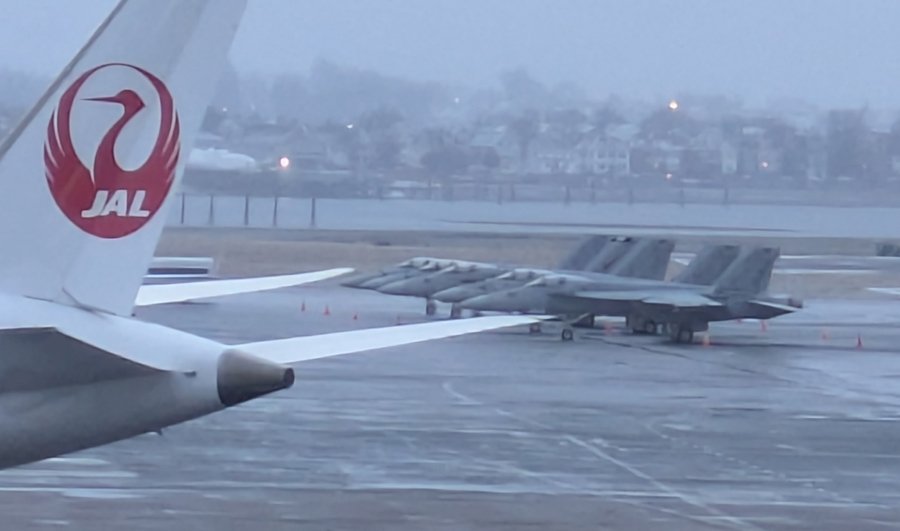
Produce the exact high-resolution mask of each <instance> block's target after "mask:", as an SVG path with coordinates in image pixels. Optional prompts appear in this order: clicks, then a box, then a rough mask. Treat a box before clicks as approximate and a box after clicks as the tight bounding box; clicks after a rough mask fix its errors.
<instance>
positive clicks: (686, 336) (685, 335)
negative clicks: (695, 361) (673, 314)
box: [669, 326, 694, 343]
mask: <svg viewBox="0 0 900 531" xmlns="http://www.w3.org/2000/svg"><path fill="white" fill-rule="evenodd" d="M669 339H671V340H672V341H674V342H675V343H693V342H694V331H693V330H691V329H690V328H687V327H683V326H673V327H671V328H669Z"/></svg>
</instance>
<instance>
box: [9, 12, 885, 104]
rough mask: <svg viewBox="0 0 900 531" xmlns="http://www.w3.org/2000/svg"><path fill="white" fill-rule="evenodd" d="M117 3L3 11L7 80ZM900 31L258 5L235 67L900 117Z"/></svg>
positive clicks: (659, 15)
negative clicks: (882, 111)
mask: <svg viewBox="0 0 900 531" xmlns="http://www.w3.org/2000/svg"><path fill="white" fill-rule="evenodd" d="M115 3H116V0H79V2H77V3H74V2H68V1H64V0H38V1H35V2H31V3H20V2H7V5H5V6H4V7H5V8H6V14H7V16H6V17H4V18H3V20H2V21H0V66H4V67H8V68H13V69H17V70H25V71H29V72H34V73H39V74H42V75H49V74H53V73H55V71H56V70H58V69H59V68H60V67H61V66H62V65H63V64H64V63H65V62H66V61H67V60H68V59H69V57H70V56H71V55H72V53H73V52H74V50H75V49H76V48H77V47H78V46H80V45H81V44H82V43H83V41H84V40H85V39H86V38H87V36H88V35H89V34H90V32H91V31H92V30H93V29H94V28H95V27H96V25H97V24H98V23H99V22H100V21H101V20H102V19H103V17H104V16H105V15H106V14H107V13H108V12H109V10H110V9H111V8H112V6H113V5H114V4H115ZM898 18H900V2H892V1H890V0H871V1H869V2H865V3H859V4H850V3H849V2H846V1H839V0H795V1H793V2H790V3H785V2H779V1H777V0H757V1H755V2H752V3H749V2H737V1H729V0H724V1H722V0H690V1H678V0H631V1H628V2H625V1H621V0H620V1H613V0H605V1H596V0H566V1H565V2H559V1H552V0H516V1H512V0H484V1H482V2H479V3H477V4H476V3H474V2H473V3H468V2H461V1H460V0H429V1H428V2H416V3H413V2H407V1H403V0H378V1H371V2H359V1H350V0H344V1H333V0H332V1H329V0H304V1H303V2H297V1H293V0H250V2H249V7H248V10H247V14H246V16H245V18H244V21H243V23H242V27H241V30H240V33H239V35H238V38H237V41H236V43H235V46H234V48H233V50H232V57H233V60H234V63H235V66H236V67H237V68H238V69H239V70H240V71H242V72H260V73H264V74H273V73H278V72H306V71H308V70H309V68H310V66H311V65H313V64H314V63H315V62H316V61H318V60H322V59H324V60H329V61H333V62H336V63H338V64H341V65H347V66H352V67H357V68H363V69H371V70H374V71H378V72H380V73H383V74H386V75H392V76H399V77H404V78H408V79H415V80H427V81H438V82H443V83H451V84H463V85H466V86H473V87H475V86H488V85H494V84H496V80H497V77H498V74H499V73H500V72H502V71H504V70H509V69H512V68H516V67H524V68H526V69H527V70H528V71H529V72H530V73H531V74H532V75H533V76H534V77H535V78H537V79H538V80H540V81H542V82H544V83H546V84H548V85H555V84H557V83H563V82H574V83H576V84H578V85H580V86H581V87H582V88H583V89H584V90H585V92H586V93H587V94H589V95H592V96H604V95H607V94H611V93H618V94H627V95H632V96H638V97H643V98H661V99H662V98H669V97H673V96H676V95H678V94H680V93H701V94H722V95H729V96H739V97H741V98H743V99H745V100H747V101H749V102H751V103H754V104H759V103H764V102H766V101H768V100H771V99H782V98H798V99H802V100H805V101H808V102H810V103H814V104H817V105H823V106H837V107H842V106H843V107H847V106H859V105H866V104H868V105H870V106H872V107H876V108H879V107H880V108H885V107H889V108H900V68H898V59H894V58H892V57H891V55H890V54H889V52H890V51H891V50H893V49H898V50H900V47H898V46H895V45H897V44H900V35H898V32H897V31H896V28H895V25H894V23H893V21H894V20H897V19H898Z"/></svg>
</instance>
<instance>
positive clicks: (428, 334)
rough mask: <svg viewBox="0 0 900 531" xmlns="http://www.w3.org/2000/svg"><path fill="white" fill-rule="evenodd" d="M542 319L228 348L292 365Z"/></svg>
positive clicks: (478, 321) (497, 319)
mask: <svg viewBox="0 0 900 531" xmlns="http://www.w3.org/2000/svg"><path fill="white" fill-rule="evenodd" d="M546 318H547V317H546V316H516V315H497V316H489V317H474V318H471V319H458V320H453V321H437V322H429V323H421V324H411V325H403V326H388V327H384V328H369V329H365V330H352V331H349V332H337V333H333V334H321V335H316V336H304V337H292V338H288V339H276V340H272V341H260V342H256V343H245V344H243V345H232V347H233V348H235V349H237V350H239V351H241V352H246V353H248V354H252V355H254V356H257V357H260V358H263V359H266V360H269V361H273V362H275V363H283V364H295V363H299V362H302V361H309V360H316V359H320V358H330V357H333V356H340V355H343V354H352V353H354V352H363V351H368V350H377V349H382V348H388V347H397V346H400V345H409V344H411V343H419V342H422V341H431V340H435V339H443V338H446V337H453V336H460V335H464V334H473V333H476V332H484V331H487V330H495V329H498V328H507V327H510V326H518V325H525V324H531V323H536V322H539V321H542V320H545V319H546Z"/></svg>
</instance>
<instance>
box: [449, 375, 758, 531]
mask: <svg viewBox="0 0 900 531" xmlns="http://www.w3.org/2000/svg"><path fill="white" fill-rule="evenodd" d="M443 388H444V390H445V391H447V393H448V394H450V395H451V396H453V397H454V398H456V399H457V400H459V401H460V402H462V403H465V404H467V405H479V406H487V404H485V403H484V402H481V401H479V400H476V399H474V398H472V397H470V396H467V395H465V394H463V393H460V392H459V391H457V390H456V389H454V388H453V385H452V384H451V383H450V382H449V381H447V382H444V384H443ZM493 410H494V412H495V413H497V414H498V415H501V416H504V417H508V418H511V419H514V420H517V421H519V422H521V423H524V424H528V425H531V426H533V427H536V428H540V429H543V430H548V431H550V432H554V431H556V430H555V429H554V428H553V427H552V426H549V425H547V424H544V423H542V422H538V421H536V420H533V419H530V418H527V417H522V416H520V415H516V414H515V413H512V412H510V411H507V410H505V409H502V408H496V407H494V408H493ZM557 436H559V437H560V438H561V439H562V440H564V441H567V442H569V443H570V444H573V445H575V446H578V447H580V448H582V449H583V450H586V451H587V452H589V453H591V454H593V455H594V456H595V457H598V458H600V459H601V460H604V461H606V462H608V463H611V464H613V465H615V466H617V467H619V468H621V469H622V470H625V471H626V472H628V473H630V474H631V475H633V476H635V477H637V478H639V479H642V480H644V481H646V482H648V483H650V484H651V485H652V486H653V487H655V488H656V489H657V490H659V491H660V492H663V493H665V494H667V495H669V496H672V497H673V498H676V499H678V500H680V501H681V502H682V503H684V504H686V505H690V506H692V507H695V508H697V509H701V510H703V511H706V512H707V513H709V514H710V515H712V516H715V517H717V519H720V520H722V521H723V522H725V523H727V524H729V525H730V526H731V527H733V528H736V529H750V530H754V531H763V530H762V528H760V527H758V526H756V525H754V524H752V523H750V522H747V521H746V520H743V519H741V518H738V517H736V516H732V515H729V514H727V513H725V512H723V511H720V510H719V509H716V508H715V507H712V506H710V505H707V504H705V503H703V502H702V501H699V500H695V499H694V498H693V497H692V496H690V495H688V494H686V493H684V492H681V491H679V490H678V489H675V488H674V487H671V486H669V485H667V484H665V483H663V482H661V481H659V480H658V479H656V478H654V477H653V476H651V475H650V474H647V473H646V472H643V471H642V470H640V469H638V468H636V467H634V466H632V465H631V464H630V463H628V462H626V461H623V460H621V459H618V458H616V457H613V456H612V455H610V454H608V453H606V452H604V451H603V450H601V449H600V448H598V447H597V446H595V445H593V444H591V443H589V442H587V441H585V440H583V439H580V438H579V437H576V436H574V435H571V434H566V433H559V432H557ZM601 440H602V439H601ZM605 445H606V446H607V447H609V448H615V449H619V448H618V447H616V446H614V445H611V444H610V443H609V442H606V443H605ZM679 515H680V516H682V517H686V518H691V519H697V517H693V516H691V515H684V514H681V513H679ZM700 521H702V522H704V523H706V524H709V521H708V520H707V519H700Z"/></svg>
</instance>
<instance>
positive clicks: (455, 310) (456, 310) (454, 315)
mask: <svg viewBox="0 0 900 531" xmlns="http://www.w3.org/2000/svg"><path fill="white" fill-rule="evenodd" d="M460 317H462V308H460V307H459V304H457V303H455V302H454V303H453V306H451V307H450V318H451V319H459V318H460Z"/></svg>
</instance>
